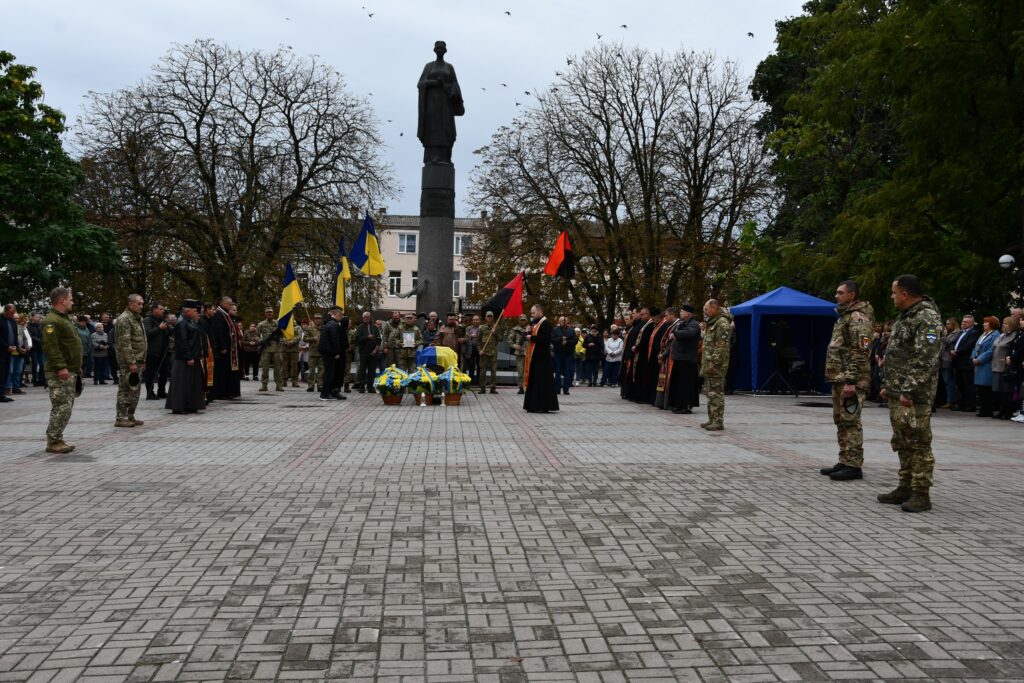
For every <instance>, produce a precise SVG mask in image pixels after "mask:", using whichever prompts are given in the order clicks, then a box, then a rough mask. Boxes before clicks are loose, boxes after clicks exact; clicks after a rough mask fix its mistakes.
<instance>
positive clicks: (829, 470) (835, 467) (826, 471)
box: [818, 462, 846, 477]
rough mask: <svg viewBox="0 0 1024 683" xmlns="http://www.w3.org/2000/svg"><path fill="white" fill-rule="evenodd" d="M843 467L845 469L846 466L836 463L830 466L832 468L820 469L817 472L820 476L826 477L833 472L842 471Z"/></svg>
mask: <svg viewBox="0 0 1024 683" xmlns="http://www.w3.org/2000/svg"><path fill="white" fill-rule="evenodd" d="M845 467H846V465H844V464H843V463H841V462H837V463H836V464H835V465H832V467H822V468H821V469H820V470H818V471H819V472H821V473H822V474H824V475H825V476H826V477H827V476H828V475H830V474H832V473H833V472H838V471H839V470H841V469H844V468H845Z"/></svg>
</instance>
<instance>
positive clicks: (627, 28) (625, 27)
mask: <svg viewBox="0 0 1024 683" xmlns="http://www.w3.org/2000/svg"><path fill="white" fill-rule="evenodd" d="M619 28H624V29H626V30H629V27H628V26H626V25H625V24H623V25H622V26H620V27H619Z"/></svg>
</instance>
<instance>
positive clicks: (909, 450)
mask: <svg viewBox="0 0 1024 683" xmlns="http://www.w3.org/2000/svg"><path fill="white" fill-rule="evenodd" d="M889 422H890V423H891V424H892V449H893V450H894V451H896V454H897V455H899V458H900V486H909V487H910V489H911V490H912V491H919V492H921V493H928V489H930V488H931V487H932V471H933V470H934V469H935V456H934V455H932V407H931V405H930V404H921V405H918V404H916V403H915V404H914V405H913V406H912V407H910V408H907V407H904V406H902V405H900V402H899V399H897V398H895V397H890V398H889Z"/></svg>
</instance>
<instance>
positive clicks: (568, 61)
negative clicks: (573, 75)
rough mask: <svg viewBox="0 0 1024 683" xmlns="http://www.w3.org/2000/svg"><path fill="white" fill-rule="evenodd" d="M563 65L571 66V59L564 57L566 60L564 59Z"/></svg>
mask: <svg viewBox="0 0 1024 683" xmlns="http://www.w3.org/2000/svg"><path fill="white" fill-rule="evenodd" d="M565 65H566V66H572V60H571V59H569V58H568V57H566V58H565Z"/></svg>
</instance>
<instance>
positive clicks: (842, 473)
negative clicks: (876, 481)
mask: <svg viewBox="0 0 1024 683" xmlns="http://www.w3.org/2000/svg"><path fill="white" fill-rule="evenodd" d="M828 478H829V479H831V480H832V481H853V480H854V479H863V478H864V472H862V471H861V469H860V468H859V467H850V466H849V465H843V469H841V470H835V471H834V472H832V474H830V475H828Z"/></svg>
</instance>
